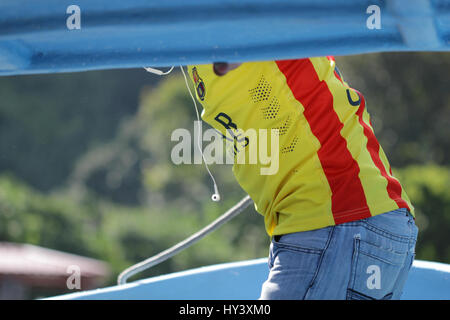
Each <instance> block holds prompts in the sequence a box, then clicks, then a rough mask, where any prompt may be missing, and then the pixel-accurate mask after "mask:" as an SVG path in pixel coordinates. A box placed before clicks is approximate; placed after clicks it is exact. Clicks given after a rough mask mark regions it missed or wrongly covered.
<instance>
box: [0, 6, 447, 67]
mask: <svg viewBox="0 0 450 320" xmlns="http://www.w3.org/2000/svg"><path fill="white" fill-rule="evenodd" d="M74 4H75V5H78V6H79V8H80V10H81V11H80V18H81V20H80V21H81V24H80V26H81V29H73V30H69V29H68V28H67V25H66V20H67V19H68V18H69V17H70V16H71V14H69V13H66V11H67V8H68V7H69V6H70V5H74ZM373 4H374V5H377V6H379V7H380V10H381V11H380V13H381V29H369V28H367V25H366V22H367V19H368V18H369V16H370V14H368V13H366V10H367V7H368V6H369V5H373ZM449 39H450V0H371V1H362V0H338V1H336V0H297V1H295V0H190V1H185V0H171V1H161V0H127V1H123V0H108V1H103V0H102V1H99V0H39V1H29V0H2V1H0V75H12V74H28V73H51V72H65V71H84V70H92V69H116V68H135V67H143V66H156V67H158V66H171V65H179V64H184V65H185V64H188V63H205V62H212V61H255V60H274V59H287V58H300V57H306V56H319V55H348V54H361V53H368V52H380V51H423V50H426V51H449V48H450V45H449Z"/></svg>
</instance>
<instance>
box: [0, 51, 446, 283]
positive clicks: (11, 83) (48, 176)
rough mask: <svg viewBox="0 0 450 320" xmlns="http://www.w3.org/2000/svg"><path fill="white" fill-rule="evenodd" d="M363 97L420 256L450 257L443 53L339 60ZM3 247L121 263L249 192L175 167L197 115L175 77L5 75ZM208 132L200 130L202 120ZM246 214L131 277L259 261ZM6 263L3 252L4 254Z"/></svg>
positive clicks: (218, 172)
mask: <svg viewBox="0 0 450 320" xmlns="http://www.w3.org/2000/svg"><path fill="white" fill-rule="evenodd" d="M337 63H338V66H339V68H340V71H341V72H342V73H343V75H344V77H345V79H346V81H347V82H348V83H349V84H350V85H351V86H353V87H354V88H357V89H358V90H359V91H361V92H362V93H363V94H364V95H365V97H366V100H367V104H368V109H369V112H370V113H371V115H372V121H373V124H374V127H375V131H376V134H377V136H378V138H379V140H380V142H381V144H382V146H383V148H384V149H385V151H386V153H387V155H388V157H389V159H390V162H391V164H392V166H393V167H394V168H395V169H394V174H395V175H397V176H398V177H399V178H400V180H401V182H402V184H403V186H404V187H405V189H406V191H407V192H408V194H409V196H410V198H411V200H412V201H413V204H414V206H415V207H416V213H417V224H418V226H419V229H420V233H419V241H418V245H417V259H424V260H433V261H441V262H445V263H450V246H449V242H450V241H449V240H448V233H449V231H450V191H449V190H450V168H449V150H450V148H449V147H450V146H449V139H448V138H449V136H450V132H449V130H450V129H449V128H450V123H449V121H450V95H449V91H448V87H449V79H448V71H449V70H450V59H449V56H448V55H446V54H442V53H408V54H406V53H402V54H400V53H390V54H386V53H385V54H368V55H360V56H348V57H337ZM0 97H1V99H0V241H10V242H18V243H31V244H36V245H40V246H44V247H49V248H52V249H57V250H62V251H66V252H70V253H76V254H81V255H85V256H89V257H93V258H97V259H101V260H104V261H106V262H108V263H109V264H110V266H111V270H112V274H111V278H110V279H109V280H108V282H107V283H106V284H105V285H112V284H114V283H115V279H116V277H117V275H118V273H119V272H120V271H122V270H123V269H124V268H126V267H128V266H130V265H131V264H134V263H136V262H138V261H141V260H143V259H145V258H147V257H149V256H151V255H153V254H156V253H158V252H160V251H162V250H165V249H167V248H168V247H170V246H172V245H174V244H175V243H177V242H178V241H181V240H183V239H184V238H186V237H187V236H189V235H191V234H192V233H194V232H196V231H198V230H199V229H200V228H202V227H203V226H205V225H206V224H208V223H209V222H211V221H212V220H214V219H215V218H216V217H218V216H219V215H220V214H221V213H223V212H225V211H226V210H227V209H228V208H230V207H231V206H232V205H234V203H235V202H237V201H238V200H239V199H241V198H242V197H244V196H245V193H244V192H243V191H242V189H241V188H240V187H239V185H238V184H237V183H236V182H235V181H234V179H233V176H232V173H231V168H230V166H228V165H213V166H211V170H212V172H213V174H214V176H215V177H216V179H217V181H218V184H219V188H220V191H221V194H222V198H223V200H222V201H221V202H219V203H213V202H212V201H210V196H211V191H212V183H211V180H210V178H209V176H208V174H207V172H206V170H205V168H204V167H203V166H200V165H179V166H176V165H174V164H173V163H172V161H171V158H170V152H171V149H172V147H173V146H174V145H175V144H176V142H173V141H171V134H172V132H173V130H175V129H176V128H186V129H188V130H190V131H191V132H193V126H194V120H195V119H196V117H195V111H194V108H193V105H192V101H191V100H190V97H189V94H188V92H187V89H186V87H185V84H184V81H183V79H182V77H181V75H180V74H179V72H173V73H172V74H170V75H169V76H166V77H165V78H162V79H160V78H157V77H156V76H154V75H150V74H147V73H146V72H145V71H143V70H116V71H96V72H84V73H73V74H57V75H33V76H20V77H3V78H0ZM204 128H207V125H206V124H204ZM268 244H269V238H268V236H267V235H266V234H265V232H264V226H263V219H262V217H261V216H260V215H259V214H257V213H256V212H255V211H254V209H253V208H249V209H247V210H246V211H245V212H244V213H243V214H241V215H240V216H238V217H237V218H235V219H234V220H232V221H231V222H230V223H228V224H227V225H225V226H223V227H222V228H221V229H219V230H218V231H216V232H215V233H213V234H211V235H209V236H207V237H206V238H205V239H204V240H202V241H200V242H199V243H197V244H196V245H194V246H193V247H191V248H189V249H187V250H186V251H184V252H182V253H181V254H179V255H177V256H175V257H174V258H172V259H170V260H168V261H166V262H164V263H162V264H161V265H158V266H156V267H154V268H152V269H151V270H149V271H147V272H144V273H142V274H140V275H138V277H139V278H141V277H147V276H152V275H158V274H164V273H169V272H174V271H179V270H184V269H187V268H192V267H198V266H203V265H209V264H216V263H222V262H230V261H236V260H246V259H252V258H260V257H264V256H266V255H267V252H268ZM0 258H1V257H0Z"/></svg>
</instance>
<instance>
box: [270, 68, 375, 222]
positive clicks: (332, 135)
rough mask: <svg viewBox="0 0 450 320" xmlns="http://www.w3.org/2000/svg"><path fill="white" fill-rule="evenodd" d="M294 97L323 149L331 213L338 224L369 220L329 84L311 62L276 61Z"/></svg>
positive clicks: (356, 165)
mask: <svg viewBox="0 0 450 320" xmlns="http://www.w3.org/2000/svg"><path fill="white" fill-rule="evenodd" d="M277 65H278V68H279V69H280V71H281V72H282V73H283V74H284V75H285V77H286V81H287V84H288V86H289V88H290V89H291V91H292V93H293V95H294V97H295V98H296V99H297V100H298V101H299V102H300V103H301V104H302V105H303V107H304V108H305V111H304V116H305V118H306V120H307V121H308V123H309V126H310V128H311V131H312V133H313V134H314V136H316V138H317V139H318V140H319V142H320V145H321V147H320V148H319V150H318V152H317V155H318V157H319V160H320V163H321V165H322V169H323V171H324V173H325V176H326V178H327V180H328V184H329V186H330V188H331V192H332V195H331V210H332V213H333V218H334V221H335V223H336V224H340V223H345V222H349V221H354V220H358V219H363V218H367V217H370V216H371V214H370V210H369V207H368V205H367V201H366V196H365V194H364V189H363V187H362V184H361V180H360V179H359V176H358V174H359V172H360V169H359V166H358V163H357V162H356V161H355V159H353V157H352V155H351V153H350V151H349V150H348V148H347V143H346V140H345V139H344V138H343V137H342V135H341V133H340V132H341V129H342V128H343V124H342V122H341V121H340V120H339V117H338V115H337V114H336V112H335V110H334V106H333V95H332V93H331V92H330V90H329V88H328V86H327V83H326V82H325V81H320V80H319V77H318V75H317V73H316V70H315V69H314V65H313V64H312V62H311V61H310V60H309V59H300V60H286V61H277Z"/></svg>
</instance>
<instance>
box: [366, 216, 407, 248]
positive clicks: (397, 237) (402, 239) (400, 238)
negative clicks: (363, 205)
mask: <svg viewBox="0 0 450 320" xmlns="http://www.w3.org/2000/svg"><path fill="white" fill-rule="evenodd" d="M363 223H364V224H365V225H366V227H367V229H369V230H371V231H373V232H375V233H377V234H379V235H381V236H384V237H387V238H389V239H391V240H395V241H399V242H403V243H409V240H410V238H411V237H410V236H409V237H408V236H401V235H396V234H393V233H390V232H389V231H386V230H383V229H380V228H378V227H376V226H374V225H373V224H371V223H369V222H368V221H363Z"/></svg>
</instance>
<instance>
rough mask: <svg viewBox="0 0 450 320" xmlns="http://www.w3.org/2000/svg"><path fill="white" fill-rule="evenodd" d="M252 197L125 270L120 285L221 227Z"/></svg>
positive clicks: (246, 205)
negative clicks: (188, 235)
mask: <svg viewBox="0 0 450 320" xmlns="http://www.w3.org/2000/svg"><path fill="white" fill-rule="evenodd" d="M252 202H253V201H252V199H251V198H250V196H248V195H247V196H246V197H244V198H243V199H242V200H241V201H239V202H238V203H237V204H236V205H235V206H234V207H232V208H231V209H229V210H228V211H227V212H225V213H224V214H223V215H221V216H220V217H219V218H217V219H216V220H214V221H213V222H212V223H210V224H209V225H207V226H206V227H204V228H203V229H201V230H200V231H198V232H197V233H194V234H193V235H192V236H190V237H189V238H186V239H185V240H183V241H181V242H179V243H177V244H176V245H174V246H173V247H171V248H169V249H167V250H165V251H162V252H160V253H159V254H157V255H155V256H153V257H150V258H148V259H147V260H144V261H142V262H140V263H137V264H135V265H133V266H131V267H129V268H128V269H126V270H124V271H123V272H122V273H121V274H120V275H119V277H118V278H117V283H118V284H119V285H122V284H125V283H126V282H127V279H128V278H130V277H132V276H133V275H135V274H137V273H139V272H142V271H144V270H147V269H149V268H151V267H153V266H155V265H157V264H159V263H161V262H163V261H165V260H167V259H169V258H171V257H173V256H174V255H176V254H177V253H179V252H180V251H182V250H184V249H187V248H189V247H190V246H192V245H193V244H194V243H196V242H197V241H199V240H200V239H202V238H203V237H204V236H206V235H207V234H209V233H211V232H213V231H215V230H217V229H218V228H219V227H221V226H222V225H223V224H225V223H227V222H228V221H230V220H231V219H233V218H234V217H236V216H237V215H238V214H240V213H241V212H242V211H244V209H246V208H247V207H248V206H249V205H250V204H251V203H252Z"/></svg>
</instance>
